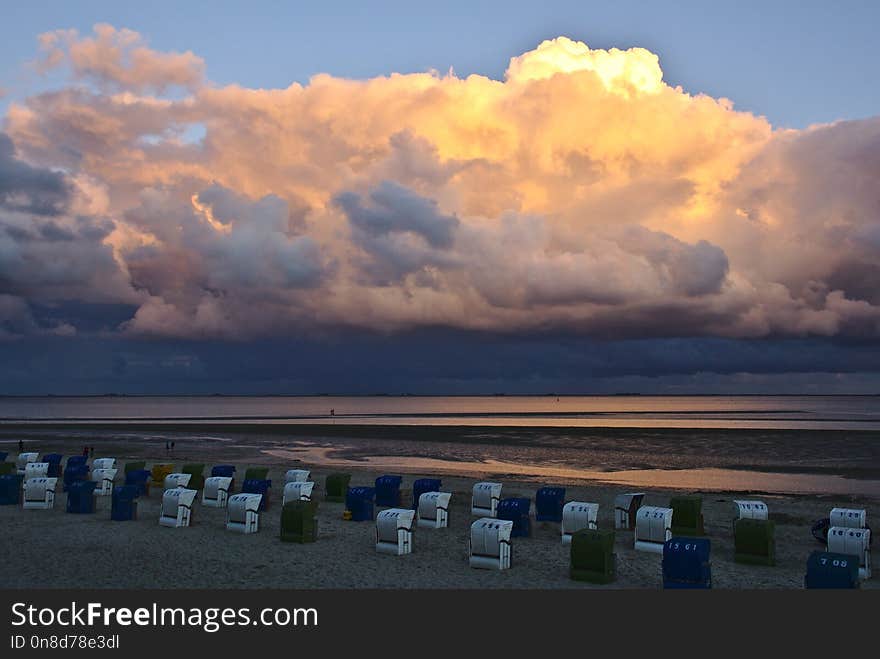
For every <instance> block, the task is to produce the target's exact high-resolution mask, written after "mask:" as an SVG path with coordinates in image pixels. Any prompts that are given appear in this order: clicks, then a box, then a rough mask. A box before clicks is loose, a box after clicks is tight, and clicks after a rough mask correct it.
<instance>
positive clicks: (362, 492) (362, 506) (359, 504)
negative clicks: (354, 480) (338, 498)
mask: <svg viewBox="0 0 880 659" xmlns="http://www.w3.org/2000/svg"><path fill="white" fill-rule="evenodd" d="M375 495H376V491H375V489H374V488H372V487H350V488H348V494H346V497H345V508H346V510H348V511H349V512H350V513H351V520H352V521H353V522H367V521H372V520H373V498H374V497H375Z"/></svg>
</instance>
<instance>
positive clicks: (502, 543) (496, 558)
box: [468, 517, 513, 570]
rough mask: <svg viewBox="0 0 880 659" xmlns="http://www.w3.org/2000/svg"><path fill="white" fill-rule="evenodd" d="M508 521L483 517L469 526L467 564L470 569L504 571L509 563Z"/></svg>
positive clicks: (511, 529)
mask: <svg viewBox="0 0 880 659" xmlns="http://www.w3.org/2000/svg"><path fill="white" fill-rule="evenodd" d="M512 531H513V522H512V521H510V520H506V519H505V520H501V519H494V518H492V517H483V518H481V519H478V520H477V521H476V522H474V523H473V524H471V535H470V543H469V544H470V547H469V552H468V553H469V554H470V558H469V562H470V566H471V567H475V568H481V569H485V570H506V569H508V568H509V567H510V562H511V544H510V534H511V532H512Z"/></svg>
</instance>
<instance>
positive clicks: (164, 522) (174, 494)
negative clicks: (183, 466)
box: [159, 474, 198, 528]
mask: <svg viewBox="0 0 880 659" xmlns="http://www.w3.org/2000/svg"><path fill="white" fill-rule="evenodd" d="M187 475H188V474H187ZM197 494H198V492H196V491H195V490H189V489H187V488H185V487H175V488H172V489H170V490H165V492H164V493H163V494H162V506H161V508H159V524H160V525H161V526H168V527H172V528H182V527H186V526H189V524H190V521H191V520H192V508H193V502H194V501H195V500H196V495H197Z"/></svg>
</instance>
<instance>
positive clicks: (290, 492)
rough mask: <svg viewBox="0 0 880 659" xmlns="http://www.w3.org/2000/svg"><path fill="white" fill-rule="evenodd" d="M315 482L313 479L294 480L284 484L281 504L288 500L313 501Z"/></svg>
mask: <svg viewBox="0 0 880 659" xmlns="http://www.w3.org/2000/svg"><path fill="white" fill-rule="evenodd" d="M314 488H315V484H314V483H313V482H311V481H292V482H290V483H286V484H285V485H284V492H282V494H281V505H282V506H283V505H284V504H285V503H287V502H288V501H311V500H312V490H313V489H314Z"/></svg>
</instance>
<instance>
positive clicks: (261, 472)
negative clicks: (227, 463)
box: [244, 467, 269, 481]
mask: <svg viewBox="0 0 880 659" xmlns="http://www.w3.org/2000/svg"><path fill="white" fill-rule="evenodd" d="M268 478H269V467H248V468H247V469H245V470H244V479H245V480H246V481H264V480H266V479H268Z"/></svg>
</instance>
